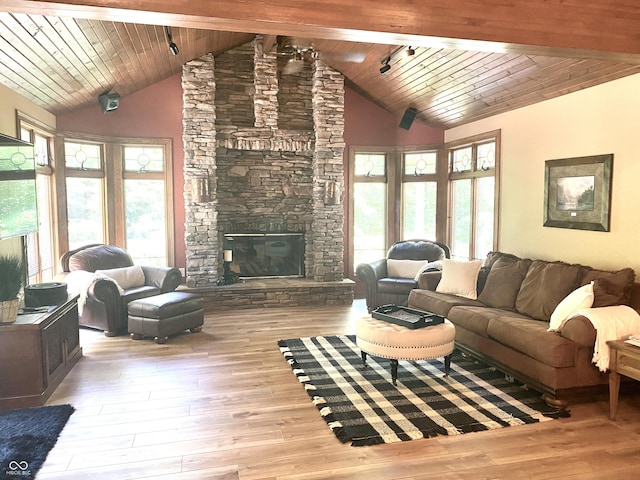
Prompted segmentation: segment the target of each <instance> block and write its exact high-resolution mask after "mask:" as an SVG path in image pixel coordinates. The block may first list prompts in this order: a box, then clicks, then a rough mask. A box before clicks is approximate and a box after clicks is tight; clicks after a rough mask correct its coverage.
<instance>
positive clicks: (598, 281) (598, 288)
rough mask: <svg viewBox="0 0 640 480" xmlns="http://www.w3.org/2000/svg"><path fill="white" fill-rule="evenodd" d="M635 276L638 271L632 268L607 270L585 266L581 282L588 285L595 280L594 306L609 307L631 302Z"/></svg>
mask: <svg viewBox="0 0 640 480" xmlns="http://www.w3.org/2000/svg"><path fill="white" fill-rule="evenodd" d="M635 278H636V273H635V272H634V271H633V269H631V268H623V269H622V270H617V271H607V270H596V269H593V268H590V267H585V268H584V269H583V274H582V278H581V280H580V283H581V284H582V285H586V284H588V283H590V282H594V285H593V292H594V300H593V307H594V308H595V307H608V306H611V305H628V304H629V303H630V301H631V289H632V287H633V282H634V281H635Z"/></svg>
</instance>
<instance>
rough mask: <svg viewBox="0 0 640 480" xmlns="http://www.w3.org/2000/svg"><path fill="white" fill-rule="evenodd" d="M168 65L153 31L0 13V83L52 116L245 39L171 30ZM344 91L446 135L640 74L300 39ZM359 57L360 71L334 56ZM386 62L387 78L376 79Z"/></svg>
mask: <svg viewBox="0 0 640 480" xmlns="http://www.w3.org/2000/svg"><path fill="white" fill-rule="evenodd" d="M172 35H173V40H174V42H175V43H176V44H177V45H178V48H179V50H180V52H179V54H178V55H177V56H174V55H171V53H170V51H169V48H168V44H167V39H166V37H165V30H164V28H163V27H162V26H159V25H145V24H140V23H122V22H116V21H110V20H99V19H86V18H71V17H57V16H44V15H39V14H33V13H31V14H26V13H17V12H14V13H9V12H0V83H2V84H3V85H5V86H7V87H8V88H10V89H12V90H14V91H16V92H18V93H20V94H21V95H23V96H25V97H26V98H28V99H30V100H32V101H33V102H34V103H36V104H37V105H40V106H41V107H43V108H45V109H46V110H48V111H50V112H52V113H54V114H56V115H57V114H63V113H69V112H73V111H75V110H78V109H82V108H86V107H90V106H96V107H97V97H98V95H99V94H101V93H103V92H106V91H115V92H117V93H119V94H120V95H121V96H122V97H123V101H126V99H125V98H124V97H126V96H127V95H129V94H131V93H134V92H135V91H137V90H140V89H142V88H144V87H146V86H149V85H152V84H154V83H156V82H158V81H160V80H163V79H165V78H168V77H170V76H172V75H174V74H177V73H179V72H180V71H181V65H182V64H183V63H185V62H187V61H189V60H191V59H193V58H197V57H199V56H201V55H203V54H205V53H208V52H213V53H214V54H215V55H217V54H220V53H222V52H224V51H225V50H227V49H230V48H233V47H235V46H238V45H241V44H244V43H246V42H248V41H250V40H251V39H252V38H253V36H254V35H253V34H251V33H240V32H232V31H217V30H205V29H198V28H186V27H176V26H174V27H172ZM310 40H311V41H312V43H313V46H314V48H315V50H316V51H318V52H320V53H321V54H322V55H323V58H326V60H325V61H326V62H327V63H329V64H330V65H331V66H333V67H334V68H335V69H337V70H339V71H340V72H342V73H343V74H344V75H345V77H346V79H347V82H348V84H349V85H350V86H351V87H353V88H354V89H355V90H357V91H359V92H360V93H362V94H363V95H365V96H366V97H368V98H369V99H371V100H373V101H374V102H376V103H377V104H378V105H380V106H381V107H383V108H384V109H386V110H388V111H389V112H391V113H393V114H395V115H397V116H398V117H400V116H402V113H403V112H404V110H405V109H406V108H408V107H414V108H416V109H417V111H418V119H419V120H421V121H422V122H424V123H426V124H428V125H431V126H434V127H441V128H451V127H454V126H457V125H461V124H464V123H468V122H471V121H474V120H478V119H481V118H485V117H488V116H491V115H495V114H498V113H502V112H505V111H509V110H512V109H515V108H519V107H523V106H526V105H531V104H533V103H536V102H540V101H543V100H547V99H550V98H554V97H557V96H560V95H564V94H567V93H570V92H574V91H577V90H580V89H583V88H587V87H591V86H594V85H597V84H600V83H603V82H608V81H610V80H614V79H617V78H621V77H624V76H627V75H631V74H635V73H640V64H639V63H640V62H638V63H636V62H633V61H631V60H630V59H631V57H632V56H628V57H629V58H627V57H616V56H612V57H611V58H605V57H598V58H588V56H586V55H584V54H581V55H580V58H571V57H570V56H568V55H567V54H566V52H563V53H562V55H561V56H549V55H538V54H523V53H495V52H486V51H478V50H462V49H454V48H442V47H435V46H434V47H428V46H414V49H415V54H414V55H412V56H405V55H403V51H404V50H405V48H406V47H408V46H409V45H404V47H403V46H399V45H389V44H376V43H362V42H350V41H344V40H330V39H321V38H312V39H310ZM344 52H359V53H364V54H366V57H365V60H364V61H363V62H362V63H349V62H343V61H339V60H336V58H339V57H338V55H337V54H339V53H344ZM389 55H391V56H392V59H391V61H390V62H389V64H390V66H391V69H390V70H389V71H387V72H386V73H384V74H381V73H380V67H381V66H382V60H383V59H384V58H386V57H387V56H389Z"/></svg>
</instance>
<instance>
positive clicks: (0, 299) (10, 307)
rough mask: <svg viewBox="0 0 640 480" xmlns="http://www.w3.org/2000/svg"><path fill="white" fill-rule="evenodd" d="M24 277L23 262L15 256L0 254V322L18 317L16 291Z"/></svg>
mask: <svg viewBox="0 0 640 480" xmlns="http://www.w3.org/2000/svg"><path fill="white" fill-rule="evenodd" d="M23 279H24V264H23V261H22V258H20V257H17V256H7V255H2V256H0V323H12V322H15V321H16V318H18V293H20V289H21V288H22V281H23Z"/></svg>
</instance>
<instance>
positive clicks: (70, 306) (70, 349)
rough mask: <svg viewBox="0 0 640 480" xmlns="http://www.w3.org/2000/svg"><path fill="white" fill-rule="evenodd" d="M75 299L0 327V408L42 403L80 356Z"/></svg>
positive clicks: (23, 316) (22, 316) (76, 303)
mask: <svg viewBox="0 0 640 480" xmlns="http://www.w3.org/2000/svg"><path fill="white" fill-rule="evenodd" d="M77 300H78V297H77V295H75V296H70V297H69V298H68V299H67V301H66V302H65V303H64V304H62V305H60V306H58V307H55V308H54V309H53V310H51V311H50V312H47V313H34V314H27V315H19V316H18V319H17V320H16V322H15V323H12V324H8V325H7V324H4V325H1V326H0V410H7V409H11V408H22V407H34V406H38V405H43V404H44V403H45V402H46V401H47V399H48V398H49V397H50V396H51V394H52V393H53V391H54V390H55V389H56V387H57V386H58V385H59V384H60V382H61V381H62V379H63V378H64V377H65V376H66V375H67V373H69V371H70V370H71V368H73V366H74V365H75V364H76V362H77V361H78V360H79V359H80V357H82V348H81V347H80V332H79V325H78V302H77Z"/></svg>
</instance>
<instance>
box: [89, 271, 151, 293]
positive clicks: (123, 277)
mask: <svg viewBox="0 0 640 480" xmlns="http://www.w3.org/2000/svg"><path fill="white" fill-rule="evenodd" d="M96 273H97V274H98V275H106V276H107V277H109V278H112V279H113V280H115V282H116V283H117V284H118V285H120V286H121V287H122V288H123V289H124V290H127V289H128V288H133V287H141V286H142V285H144V282H145V278H144V272H143V271H142V267H138V266H132V267H122V268H111V269H109V270H96Z"/></svg>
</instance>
